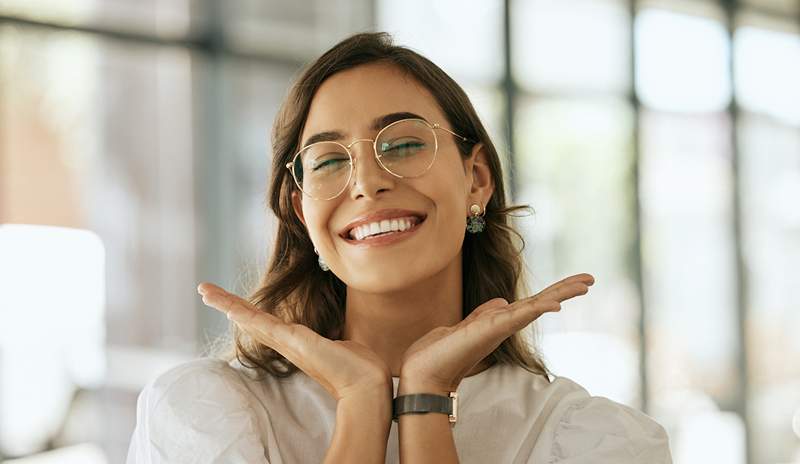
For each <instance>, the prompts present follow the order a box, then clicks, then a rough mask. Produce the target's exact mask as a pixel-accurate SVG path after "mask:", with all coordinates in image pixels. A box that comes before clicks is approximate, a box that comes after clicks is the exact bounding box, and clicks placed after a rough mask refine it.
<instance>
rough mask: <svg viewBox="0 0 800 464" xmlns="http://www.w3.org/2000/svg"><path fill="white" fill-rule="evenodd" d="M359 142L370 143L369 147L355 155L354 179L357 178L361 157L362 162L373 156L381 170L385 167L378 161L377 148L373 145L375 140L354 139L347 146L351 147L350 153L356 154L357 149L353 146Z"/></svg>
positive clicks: (376, 165)
mask: <svg viewBox="0 0 800 464" xmlns="http://www.w3.org/2000/svg"><path fill="white" fill-rule="evenodd" d="M359 142H369V145H368V146H367V147H365V148H363V151H364V152H362V153H361V154H360V155H359V156H353V177H352V180H355V177H356V173H357V172H358V169H357V165H358V162H357V161H358V160H359V159H360V160H361V161H362V162H369V161H370V158H371V159H372V161H374V162H375V167H376V168H378V169H380V170H383V167H381V165H380V164H379V163H378V158H377V156H375V148H374V146H373V143H374V141H373V140H370V139H358V140H353V142H351V143H350V145H348V147H347V148H349V149H350V153H351V154H353V155H354V154H355V151H356V150H355V149H354V148H353V146H354V145H355V144H357V143H359ZM365 158H366V160H365Z"/></svg>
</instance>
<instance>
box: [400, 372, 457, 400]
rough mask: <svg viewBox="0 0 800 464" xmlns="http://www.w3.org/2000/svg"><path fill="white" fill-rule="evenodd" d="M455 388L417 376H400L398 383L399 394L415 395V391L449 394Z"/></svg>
mask: <svg viewBox="0 0 800 464" xmlns="http://www.w3.org/2000/svg"><path fill="white" fill-rule="evenodd" d="M451 391H455V389H448V388H447V387H443V386H441V385H436V384H435V383H433V382H430V381H426V380H425V379H420V378H416V377H402V376H401V377H400V382H399V383H398V384H397V396H402V395H413V394H415V393H431V394H433V395H441V396H448V395H449V394H450V392H451Z"/></svg>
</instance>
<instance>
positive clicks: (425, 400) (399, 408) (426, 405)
mask: <svg viewBox="0 0 800 464" xmlns="http://www.w3.org/2000/svg"><path fill="white" fill-rule="evenodd" d="M429 412H438V413H443V414H447V415H448V416H449V420H450V425H451V426H452V425H455V423H456V420H457V418H458V416H457V414H458V393H457V392H450V396H442V395H434V394H432V393H415V394H413V395H403V396H398V397H397V398H395V399H394V401H393V408H392V420H393V421H395V422H398V419H397V418H398V416H400V415H401V414H426V413H429Z"/></svg>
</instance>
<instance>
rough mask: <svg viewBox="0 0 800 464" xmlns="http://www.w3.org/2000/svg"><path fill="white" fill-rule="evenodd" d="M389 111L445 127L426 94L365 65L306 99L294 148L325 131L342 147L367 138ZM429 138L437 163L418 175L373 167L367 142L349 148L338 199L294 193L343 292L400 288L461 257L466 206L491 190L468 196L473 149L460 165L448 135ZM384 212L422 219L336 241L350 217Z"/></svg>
mask: <svg viewBox="0 0 800 464" xmlns="http://www.w3.org/2000/svg"><path fill="white" fill-rule="evenodd" d="M396 112H410V113H415V114H417V115H419V116H421V117H422V118H424V119H425V120H427V121H428V122H429V123H431V124H433V123H439V124H440V125H442V126H443V127H446V128H447V129H450V130H452V127H450V125H449V123H448V122H447V121H446V119H445V117H444V114H443V113H442V111H441V110H440V109H439V107H438V105H437V103H436V100H435V99H434V97H433V96H432V95H431V94H430V92H429V91H428V90H427V89H425V88H424V87H423V86H422V85H420V84H418V83H417V82H416V81H415V80H413V78H412V77H410V76H409V77H406V76H404V75H403V74H402V72H401V71H400V70H399V69H398V68H396V67H394V66H391V65H388V64H383V63H371V64H367V65H360V66H357V67H355V68H351V69H348V70H345V71H341V72H339V73H336V74H334V75H333V76H331V77H329V78H328V79H327V80H326V81H325V82H323V84H322V85H321V86H320V88H319V89H318V90H317V92H316V94H315V95H314V97H313V100H312V102H311V107H310V110H309V113H308V118H307V119H306V124H305V127H304V129H303V132H302V134H301V138H300V143H304V141H305V140H307V139H308V138H309V137H310V136H312V135H314V134H318V133H320V132H327V131H337V132H341V133H342V134H343V137H342V138H340V139H336V141H338V142H340V143H342V144H343V145H349V144H350V142H352V141H353V140H356V139H365V138H366V139H374V138H375V136H376V135H377V132H378V131H377V130H373V129H371V128H370V126H371V125H372V122H373V120H375V119H376V118H379V117H381V116H384V115H387V114H390V113H396ZM436 137H437V138H438V141H439V148H438V153H437V155H436V160H435V162H434V163H433V165H432V166H431V167H430V169H429V170H428V171H427V172H426V173H425V174H423V175H422V176H420V177H416V178H399V177H395V176H393V175H392V174H390V173H389V172H387V171H385V170H384V169H383V168H382V167H381V166H380V164H378V161H377V160H376V159H375V154H374V151H373V148H372V144H371V143H370V142H359V143H356V144H354V145H353V146H352V147H351V148H350V149H351V153H352V156H353V161H354V163H355V171H354V172H353V175H352V177H351V179H350V183H349V184H348V186H347V187H346V189H345V190H344V191H343V192H342V193H341V194H340V195H339V196H338V197H336V198H334V199H332V200H315V199H313V198H310V197H309V196H308V195H305V194H301V193H300V192H294V193H293V195H292V203H293V206H294V209H295V212H296V214H297V215H298V217H299V218H300V220H301V221H302V222H303V223H304V224H305V226H306V228H307V229H308V233H309V236H310V237H311V241H312V242H313V243H314V246H316V248H317V249H318V251H319V254H320V256H322V258H323V259H324V260H325V262H326V263H327V264H328V266H330V268H331V270H330V272H333V273H335V274H336V276H337V277H339V279H341V280H342V281H343V282H345V284H346V285H347V286H348V287H351V288H357V289H359V290H361V291H364V292H369V293H387V292H392V291H397V290H402V289H404V288H406V287H408V286H410V285H413V284H414V283H415V282H418V281H420V280H422V279H425V278H428V277H430V276H431V275H434V274H436V273H437V272H440V271H442V270H443V269H444V268H445V267H447V265H448V264H450V263H452V261H453V259H455V258H456V257H457V256H458V254H459V253H460V250H461V245H462V243H463V240H464V232H465V227H466V218H467V215H468V211H469V205H470V204H472V203H480V204H481V205H482V206H485V204H486V202H487V201H488V198H489V196H490V195H491V193H489V194H488V195H487V196H486V198H485V199H484V198H482V197H481V198H476V197H475V195H472V197H470V186H471V184H472V178H473V175H472V165H473V164H472V163H473V161H474V158H475V157H474V155H475V154H476V153H478V152H479V150H478V148H479V147H480V145H476V146H475V148H474V149H473V152H472V156H471V157H470V158H469V159H468V160H465V161H462V159H461V156H460V155H459V152H458V149H457V147H456V145H455V140H454V138H453V136H452V135H451V134H450V133H448V132H447V131H443V130H438V129H437V130H436ZM465 168H466V173H465ZM390 208H391V209H394V208H400V209H404V210H409V211H413V212H417V213H420V214H422V215H424V216H425V219H424V221H423V222H422V223H421V224H419V225H417V226H415V230H413V231H411V232H410V233H406V234H405V236H404V237H403V238H402V239H401V240H397V241H394V242H393V243H388V244H383V245H374V246H366V243H367V241H363V242H359V243H360V244H359V245H356V244H354V243H353V242H352V241H348V240H346V239H345V238H343V237H342V236H340V234H343V233H345V230H346V229H347V226H348V224H350V223H351V222H353V221H354V220H355V219H356V218H359V217H361V216H362V215H365V214H368V213H373V212H378V211H380V210H383V209H390ZM348 238H349V236H348Z"/></svg>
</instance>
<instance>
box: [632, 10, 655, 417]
mask: <svg viewBox="0 0 800 464" xmlns="http://www.w3.org/2000/svg"><path fill="white" fill-rule="evenodd" d="M638 8H639V2H638V1H637V0H628V12H629V15H630V21H629V23H628V24H629V31H630V32H629V36H628V41H629V44H630V55H629V59H630V68H629V69H628V72H629V74H630V79H631V86H630V88H629V89H628V102H629V103H630V105H631V108H632V109H633V121H632V122H633V127H632V129H633V130H632V133H631V156H632V157H633V163H631V166H632V173H631V175H632V177H631V184H632V185H631V191H632V192H633V202H634V205H633V208H632V210H633V215H634V217H633V223H634V239H633V242H632V243H631V250H630V263H629V265H630V269H631V277H632V278H633V281H634V284H635V286H636V289H637V290H638V292H639V302H640V306H639V321H638V324H637V327H638V329H639V397H640V398H641V400H642V406H641V409H642V410H643V411H645V412H649V410H650V390H649V385H650V381H649V377H648V373H647V369H648V364H647V354H648V350H647V301H648V300H647V295H646V292H645V287H644V274H643V271H642V267H643V266H644V258H643V256H642V216H643V211H642V204H641V194H640V188H639V187H640V179H641V176H640V171H639V166H640V161H641V155H642V147H641V118H642V105H641V102H640V101H639V95H638V94H637V93H636V86H637V81H636V65H637V63H636V45H637V44H636V13H637V11H638Z"/></svg>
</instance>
